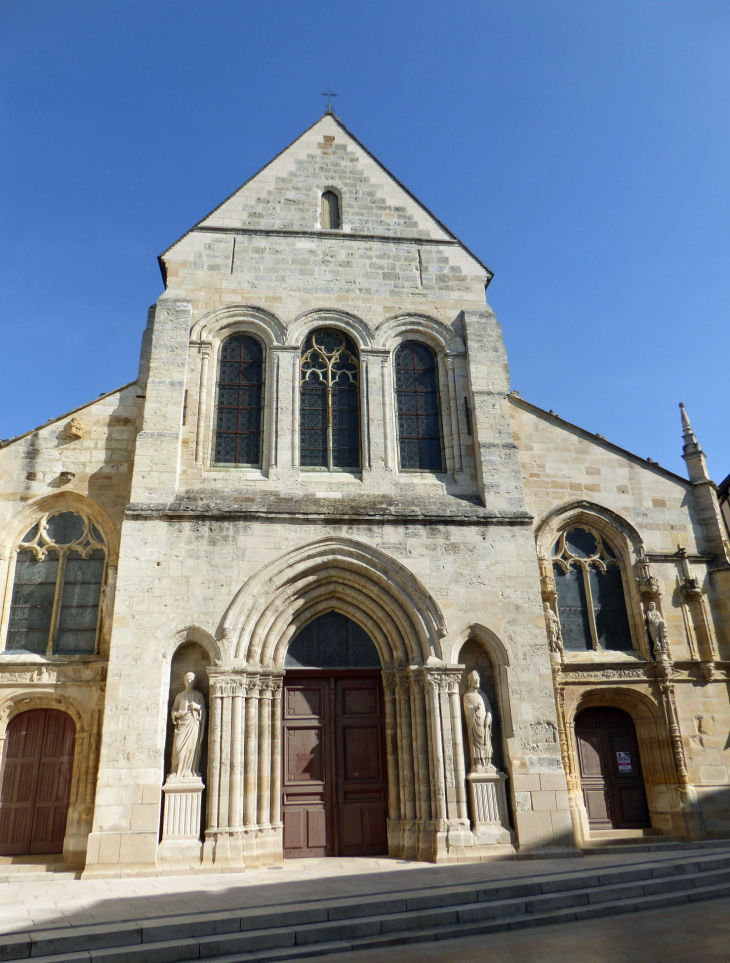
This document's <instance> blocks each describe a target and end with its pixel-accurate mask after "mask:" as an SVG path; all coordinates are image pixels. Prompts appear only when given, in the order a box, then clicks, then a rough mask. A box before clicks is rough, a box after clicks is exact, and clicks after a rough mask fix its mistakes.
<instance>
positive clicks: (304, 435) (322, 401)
mask: <svg viewBox="0 0 730 963" xmlns="http://www.w3.org/2000/svg"><path fill="white" fill-rule="evenodd" d="M359 374H360V364H359V361H358V354H357V348H356V347H355V345H354V344H353V342H352V341H351V339H350V338H348V337H347V335H346V334H344V333H343V332H342V331H334V330H332V329H330V328H322V329H320V330H319V331H314V332H313V333H312V334H310V335H309V337H308V338H307V339H306V341H305V342H304V346H303V348H302V361H301V374H300V401H299V461H300V464H301V466H302V468H326V469H327V470H328V471H338V470H341V471H342V470H344V471H347V470H352V469H357V468H359V467H360V392H359Z"/></svg>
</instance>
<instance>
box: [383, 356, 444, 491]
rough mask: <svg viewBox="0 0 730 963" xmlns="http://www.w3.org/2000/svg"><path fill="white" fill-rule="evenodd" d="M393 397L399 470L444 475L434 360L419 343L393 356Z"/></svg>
mask: <svg viewBox="0 0 730 963" xmlns="http://www.w3.org/2000/svg"><path fill="white" fill-rule="evenodd" d="M395 394H396V402H397V408H398V447H399V449H400V467H401V469H406V470H408V469H410V470H416V471H418V470H420V471H435V472H439V471H443V454H442V451H441V418H440V416H439V387H438V370H437V367H436V358H435V357H434V354H433V351H431V349H430V348H427V347H426V345H425V344H419V342H418V341H404V342H403V344H401V345H400V346H399V347H398V350H397V351H396V353H395Z"/></svg>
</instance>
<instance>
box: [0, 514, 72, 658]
mask: <svg viewBox="0 0 730 963" xmlns="http://www.w3.org/2000/svg"><path fill="white" fill-rule="evenodd" d="M67 514H70V513H67ZM56 517H59V516H56ZM77 517H78V516H77ZM57 577H58V554H57V553H56V552H48V553H47V554H46V555H45V557H44V558H42V559H37V558H36V557H35V555H34V554H33V553H32V552H18V556H17V559H16V562H15V584H14V586H13V598H12V602H11V604H10V626H9V629H8V639H7V643H6V648H7V649H8V651H11V652H12V651H23V652H35V653H36V654H37V655H45V653H46V649H47V648H48V638H49V634H50V631H51V618H52V616H53V599H54V596H55V593H56V579H57Z"/></svg>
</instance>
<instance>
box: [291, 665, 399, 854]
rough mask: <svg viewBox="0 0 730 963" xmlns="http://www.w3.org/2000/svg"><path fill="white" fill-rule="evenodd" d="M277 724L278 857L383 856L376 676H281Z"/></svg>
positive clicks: (382, 737)
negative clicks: (280, 847) (280, 766)
mask: <svg viewBox="0 0 730 963" xmlns="http://www.w3.org/2000/svg"><path fill="white" fill-rule="evenodd" d="M282 717H283V730H284V731H283V740H282V746H283V752H282V762H283V770H284V771H283V773H282V795H283V798H282V811H283V819H284V856H285V857H289V858H291V857H302V856H378V855H385V854H387V852H388V841H387V835H386V819H387V782H386V779H387V775H386V769H385V752H384V745H385V725H384V715H383V688H382V683H381V680H380V674H379V673H374V672H370V671H359V670H342V671H339V672H337V671H335V672H333V671H322V670H316V669H315V670H309V671H306V670H304V671H300V672H298V673H296V674H295V673H292V672H287V674H286V677H285V679H284V691H283V712H282Z"/></svg>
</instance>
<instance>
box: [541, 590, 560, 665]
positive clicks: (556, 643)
mask: <svg viewBox="0 0 730 963" xmlns="http://www.w3.org/2000/svg"><path fill="white" fill-rule="evenodd" d="M543 608H544V609H545V625H546V627H547V637H548V643H549V645H550V651H551V652H559V653H560V655H565V649H564V648H563V633H562V631H561V628H560V619H559V618H558V617H557V615H556V614H555V612H553V609H552V606H551V605H550V603H549V602H545V604H544V606H543Z"/></svg>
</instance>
